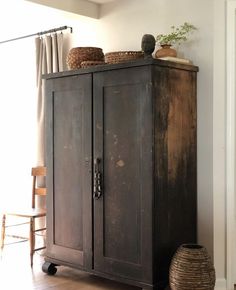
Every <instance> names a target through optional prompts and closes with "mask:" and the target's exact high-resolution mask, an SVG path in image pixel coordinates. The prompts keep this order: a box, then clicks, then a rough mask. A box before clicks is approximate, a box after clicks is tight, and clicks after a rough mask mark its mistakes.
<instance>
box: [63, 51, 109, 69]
mask: <svg viewBox="0 0 236 290" xmlns="http://www.w3.org/2000/svg"><path fill="white" fill-rule="evenodd" d="M83 61H104V54H103V51H102V49H101V48H99V47H74V48H72V49H71V50H70V51H69V53H68V56H67V65H68V68H69V69H78V68H80V67H81V62H83Z"/></svg>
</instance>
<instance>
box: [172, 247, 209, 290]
mask: <svg viewBox="0 0 236 290" xmlns="http://www.w3.org/2000/svg"><path fill="white" fill-rule="evenodd" d="M169 281H170V288H171V289H172V290H213V289H214V286H215V269H214V266H213V263H212V261H211V259H210V256H209V255H208V253H207V250H206V248H205V247H203V246H201V245H196V244H184V245H181V246H180V247H179V248H178V250H177V252H176V253H175V255H174V256H173V258H172V261H171V265H170V272H169Z"/></svg>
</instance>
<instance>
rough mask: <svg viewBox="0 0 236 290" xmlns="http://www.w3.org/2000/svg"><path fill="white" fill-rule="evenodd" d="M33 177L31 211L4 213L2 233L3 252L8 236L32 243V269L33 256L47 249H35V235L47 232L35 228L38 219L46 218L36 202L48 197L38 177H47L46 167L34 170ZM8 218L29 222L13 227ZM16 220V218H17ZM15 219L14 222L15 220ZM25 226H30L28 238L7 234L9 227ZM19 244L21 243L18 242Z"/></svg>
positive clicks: (44, 228)
mask: <svg viewBox="0 0 236 290" xmlns="http://www.w3.org/2000/svg"><path fill="white" fill-rule="evenodd" d="M31 175H32V177H33V186H32V207H31V208H29V209H23V210H16V211H7V212H3V213H2V233H1V244H0V246H1V251H3V248H4V240H5V237H6V236H9V237H12V238H16V239H21V242H22V240H23V241H29V243H30V262H31V267H32V266H33V255H34V253H35V252H36V251H39V250H42V249H45V246H43V247H40V248H35V235H36V234H37V233H38V232H41V231H45V230H46V227H39V228H37V229H36V226H35V220H36V219H37V218H42V217H46V210H45V209H41V208H38V207H36V203H37V202H36V200H35V197H36V196H39V197H42V196H46V188H45V187H38V180H37V179H38V177H40V176H41V177H45V176H46V167H43V166H40V167H34V168H32V171H31ZM7 216H14V217H19V218H26V219H28V221H26V222H23V223H17V224H12V225H7ZM15 219H16V218H15ZM15 219H14V220H15ZM24 224H29V226H30V229H29V236H28V237H22V236H17V235H14V234H7V231H6V229H7V228H8V227H11V228H12V227H16V226H22V225H24ZM18 242H19V241H18Z"/></svg>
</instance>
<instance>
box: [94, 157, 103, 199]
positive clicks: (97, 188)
mask: <svg viewBox="0 0 236 290" xmlns="http://www.w3.org/2000/svg"><path fill="white" fill-rule="evenodd" d="M100 163H101V159H100V158H95V159H94V180H93V183H94V184H93V198H96V199H99V198H100V197H101V195H102V173H101V172H100Z"/></svg>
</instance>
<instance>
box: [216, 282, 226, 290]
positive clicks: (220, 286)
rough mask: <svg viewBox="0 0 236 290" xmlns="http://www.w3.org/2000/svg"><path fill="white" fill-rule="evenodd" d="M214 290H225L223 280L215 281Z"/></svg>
mask: <svg viewBox="0 0 236 290" xmlns="http://www.w3.org/2000/svg"><path fill="white" fill-rule="evenodd" d="M215 290H227V288H226V280H225V279H216V285H215Z"/></svg>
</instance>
